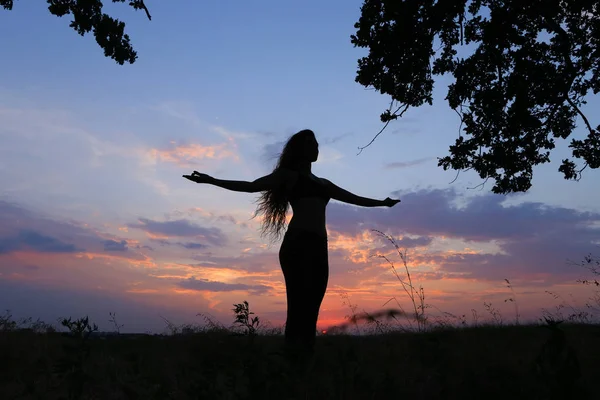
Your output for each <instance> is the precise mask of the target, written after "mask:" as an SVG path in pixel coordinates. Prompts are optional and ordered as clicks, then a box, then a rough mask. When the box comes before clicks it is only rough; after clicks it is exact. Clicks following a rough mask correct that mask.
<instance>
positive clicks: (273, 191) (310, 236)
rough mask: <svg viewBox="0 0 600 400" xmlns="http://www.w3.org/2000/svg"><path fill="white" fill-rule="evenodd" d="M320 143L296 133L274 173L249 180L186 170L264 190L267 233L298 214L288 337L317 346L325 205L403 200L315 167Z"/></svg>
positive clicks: (290, 253) (286, 260)
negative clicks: (356, 189)
mask: <svg viewBox="0 0 600 400" xmlns="http://www.w3.org/2000/svg"><path fill="white" fill-rule="evenodd" d="M318 155H319V144H318V142H317V139H316V138H315V134H314V133H313V132H312V131H311V130H309V129H305V130H302V131H300V132H298V133H296V134H294V135H292V136H291V137H290V139H289V140H288V141H287V143H286V144H285V146H284V148H283V151H282V152H281V154H280V156H279V161H278V162H277V165H276V167H275V169H274V170H273V172H272V173H270V174H269V175H266V176H263V177H261V178H258V179H256V180H255V181H253V182H248V181H229V180H221V179H216V178H213V177H211V176H209V175H206V174H201V173H199V172H197V171H194V172H193V173H192V175H183V176H184V177H185V178H187V179H189V180H191V181H194V182H197V183H209V184H212V185H215V186H219V187H222V188H224V189H228V190H233V191H236V192H248V193H255V192H262V194H261V196H260V198H259V200H258V207H257V209H256V213H255V216H256V215H258V214H259V213H262V214H263V215H264V221H263V224H262V233H263V235H264V234H269V235H271V237H272V238H273V239H279V238H280V237H281V234H282V233H283V231H284V230H285V222H286V212H287V210H288V206H289V205H291V206H292V211H293V216H292V219H291V220H290V223H289V225H288V228H287V231H285V235H284V237H283V242H282V244H281V248H280V250H279V262H280V264H281V269H282V271H283V276H284V278H285V287H286V294H287V321H286V325H285V342H286V344H287V345H288V348H289V347H295V346H296V345H300V346H301V348H302V349H304V350H306V351H309V352H310V351H312V349H313V346H314V342H315V336H316V329H317V319H318V316H319V308H320V307H321V302H322V300H323V297H324V296H325V290H326V289H327V281H328V278H329V260H328V254H327V230H326V228H325V208H326V207H327V203H328V202H329V200H330V199H335V200H339V201H342V202H344V203H349V204H355V205H357V206H362V207H380V206H387V207H392V206H394V205H395V204H397V203H398V202H399V201H400V200H392V199H390V198H389V197H388V198H386V199H385V200H375V199H369V198H366V197H360V196H357V195H355V194H353V193H350V192H348V191H346V190H344V189H342V188H340V187H338V186H336V185H334V184H333V183H332V182H330V181H328V180H327V179H324V178H319V177H317V176H315V175H313V173H312V172H311V164H312V163H313V162H315V161H317V158H318Z"/></svg>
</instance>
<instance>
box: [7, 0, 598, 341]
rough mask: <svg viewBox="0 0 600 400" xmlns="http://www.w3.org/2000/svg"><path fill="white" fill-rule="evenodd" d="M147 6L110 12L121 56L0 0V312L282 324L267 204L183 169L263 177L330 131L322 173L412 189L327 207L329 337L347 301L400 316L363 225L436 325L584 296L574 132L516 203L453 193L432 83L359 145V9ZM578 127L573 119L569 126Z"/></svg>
mask: <svg viewBox="0 0 600 400" xmlns="http://www.w3.org/2000/svg"><path fill="white" fill-rule="evenodd" d="M107 3H109V2H108V1H107ZM146 3H147V5H148V7H149V8H150V12H151V14H152V17H153V19H152V21H148V19H147V18H146V16H145V14H144V13H143V12H134V11H133V10H132V9H130V8H129V7H127V6H126V5H117V6H115V5H112V4H107V6H106V8H107V10H109V13H111V14H113V15H116V16H119V17H122V18H123V19H124V20H125V21H126V23H127V28H126V30H127V31H128V33H129V35H130V36H131V40H132V43H133V46H134V48H135V49H136V50H137V51H138V55H139V59H138V61H137V62H136V63H135V64H133V65H129V64H126V65H123V66H119V65H117V64H116V63H115V62H114V61H113V60H111V59H109V58H106V57H104V55H103V52H102V50H101V49H100V48H99V47H98V45H97V44H96V43H95V40H94V38H93V36H91V35H87V36H85V37H81V36H79V35H78V34H77V33H76V32H75V31H73V30H72V29H71V28H69V26H68V24H69V17H64V18H57V17H55V16H53V15H51V14H50V13H49V12H48V11H47V7H46V4H45V2H40V1H37V2H33V1H18V2H16V3H15V7H14V10H13V11H10V12H8V11H4V10H0V49H1V50H2V63H1V66H0V71H1V72H2V73H1V74H0V76H1V78H0V309H1V310H4V309H10V310H11V311H12V313H13V315H14V316H15V317H17V318H19V317H33V318H38V317H39V318H41V319H42V320H45V321H46V322H55V321H56V318H58V317H61V316H73V317H76V318H77V317H80V316H83V315H85V314H88V315H89V316H90V318H91V319H92V320H93V321H94V322H96V323H97V324H98V325H99V327H100V329H101V330H110V329H111V324H110V323H109V322H108V319H109V312H115V313H116V315H117V318H118V319H119V320H120V322H121V323H124V324H125V327H124V331H128V332H145V331H152V332H161V331H163V330H164V329H165V327H166V326H165V322H164V321H163V320H162V319H161V316H162V317H165V318H167V319H169V320H171V321H172V322H174V323H177V324H180V323H202V322H203V321H202V319H201V318H200V317H198V316H196V314H197V313H205V314H210V315H212V316H214V317H215V318H216V319H217V320H219V321H221V322H223V323H225V324H227V325H228V324H230V323H231V322H232V321H233V318H232V315H233V314H232V311H231V308H232V305H233V304H234V303H240V302H242V301H244V300H247V301H249V303H250V308H251V310H252V311H254V312H256V314H257V315H259V316H260V317H261V318H263V319H265V320H268V321H270V322H271V323H272V324H273V325H281V324H283V323H284V322H285V309H286V302H285V287H284V284H283V276H282V273H281V271H280V269H279V265H278V259H277V251H278V245H279V244H278V243H276V244H274V245H269V243H268V241H267V239H263V238H261V237H260V234H259V232H258V229H259V226H260V225H259V223H260V221H259V220H258V219H252V215H253V211H254V207H255V203H254V201H255V200H256V198H257V197H258V196H257V195H254V194H244V193H235V192H229V191H226V190H223V189H219V188H216V187H213V186H206V185H198V184H194V183H192V182H190V181H188V180H186V179H183V178H182V177H181V175H183V174H187V173H190V172H191V171H193V170H198V171H201V172H205V173H208V174H210V175H213V176H215V177H218V178H222V179H241V180H253V179H255V178H257V177H259V176H262V175H264V174H267V173H269V172H270V170H271V169H272V167H273V165H274V162H275V158H274V157H275V156H276V155H277V153H278V151H279V150H280V149H281V146H282V144H283V142H284V141H285V140H286V139H287V138H288V137H289V136H290V135H291V134H293V133H294V132H296V131H298V130H300V129H304V128H309V129H312V130H313V131H314V132H315V133H316V135H317V139H318V141H319V142H320V152H321V154H320V159H319V160H318V162H316V163H315V164H314V166H313V172H314V173H315V174H316V175H318V176H321V177H326V178H328V179H330V180H331V181H333V182H334V183H336V184H337V185H339V186H341V187H343V188H345V189H348V190H350V191H352V192H354V193H356V194H358V195H361V196H366V197H373V198H378V199H383V198H385V197H387V196H390V197H398V198H400V199H401V200H402V202H401V203H400V204H398V205H397V206H396V207H394V208H392V209H387V208H358V207H354V206H349V205H344V204H341V203H339V202H336V201H331V202H330V205H329V207H328V212H327V218H328V225H327V228H328V231H329V248H330V254H329V257H330V278H329V289H328V292H327V295H326V296H325V300H324V302H323V306H322V311H321V314H320V320H319V326H320V327H323V328H325V327H327V326H329V325H331V324H336V323H339V322H341V321H342V320H343V319H344V316H345V315H347V314H348V313H349V311H350V310H349V308H348V306H347V305H345V304H344V299H343V298H342V295H343V294H347V295H348V296H349V299H350V301H351V303H352V304H356V305H357V306H358V310H359V311H360V310H366V311H374V310H377V309H380V308H381V307H382V305H383V304H384V303H385V302H386V301H388V300H389V299H390V298H392V297H393V296H396V298H397V299H398V300H399V301H400V303H401V304H402V305H403V306H404V307H407V306H409V304H410V303H409V302H408V299H407V297H406V296H405V294H404V293H403V291H402V288H401V286H400V285H399V283H398V282H397V280H396V278H395V277H394V275H393V274H392V271H391V270H390V268H389V266H388V265H387V263H386V262H385V261H384V260H383V259H381V258H377V257H373V256H374V255H377V254H385V255H387V256H388V257H390V259H391V260H392V261H394V262H395V263H396V264H397V266H400V263H399V262H400V260H399V258H398V257H397V255H395V254H394V248H393V247H392V246H391V245H390V244H389V243H387V242H385V241H383V240H381V239H380V238H378V237H377V236H376V235H374V234H373V233H372V231H371V230H372V229H378V230H381V231H384V232H386V233H389V234H392V235H393V236H394V237H395V238H397V240H398V242H399V244H400V245H401V246H403V247H406V248H407V249H408V252H409V257H410V258H409V267H410V268H411V270H412V273H413V280H414V281H416V283H417V284H422V285H423V287H424V288H425V293H426V296H427V299H426V302H427V303H428V304H430V305H431V306H432V307H431V308H430V309H429V310H428V311H429V312H431V313H432V315H441V313H442V312H450V313H453V314H467V316H469V317H470V316H471V309H476V310H477V311H478V313H479V314H480V315H481V318H482V319H487V318H489V315H488V314H486V312H485V309H484V306H483V303H484V302H491V303H492V305H493V306H494V307H497V308H498V309H499V310H501V311H502V313H503V315H504V316H505V318H506V319H507V320H513V319H514V314H515V312H514V309H513V304H511V303H506V302H505V301H504V300H505V299H507V298H509V297H510V296H511V293H510V290H509V289H508V288H507V287H506V283H505V282H504V279H505V278H506V279H509V280H510V281H511V282H512V284H513V287H514V290H515V292H516V296H517V301H518V305H519V307H520V312H521V315H522V317H523V318H535V317H538V316H540V315H541V309H542V308H543V307H546V308H550V309H552V308H554V307H555V306H556V305H558V304H559V302H560V301H557V300H554V299H553V298H552V296H551V295H549V294H548V293H546V292H545V291H556V292H559V293H562V294H563V296H564V298H565V300H567V301H569V302H571V303H572V304H574V305H576V306H582V305H583V304H584V300H585V298H586V297H587V296H588V294H589V292H588V291H587V289H586V288H585V287H583V286H582V285H581V284H579V283H577V282H576V280H577V279H578V278H582V277H586V276H587V275H586V273H585V272H586V271H585V270H583V269H582V268H579V267H576V266H573V265H570V263H569V260H572V261H580V260H581V259H582V258H583V257H584V256H585V255H586V254H588V253H590V252H595V253H596V254H599V253H600V248H599V245H600V202H599V201H598V199H599V198H600V184H598V183H599V182H600V173H599V172H598V171H594V170H586V171H585V172H584V177H583V179H582V180H581V181H580V182H573V181H565V180H564V179H563V178H562V175H561V174H559V173H558V172H557V169H558V166H559V164H560V160H562V159H563V158H566V157H568V156H569V149H568V148H567V144H568V143H566V142H559V143H558V146H557V149H556V150H555V151H554V153H553V155H552V156H551V158H552V160H553V163H551V164H548V165H545V166H542V167H538V168H536V169H535V171H534V173H535V177H534V180H533V188H532V189H531V191H530V192H529V193H527V194H519V195H511V196H500V195H493V194H491V192H490V189H491V187H492V185H491V184H490V183H488V184H486V185H485V186H484V187H483V189H475V190H474V189H469V188H472V187H474V186H476V185H478V184H479V183H481V180H480V179H479V178H478V177H477V176H476V175H474V174H472V173H462V174H460V176H459V177H458V179H457V180H456V181H455V182H454V183H450V182H451V181H452V180H453V179H454V178H455V175H456V172H453V171H446V172H445V171H443V170H442V169H441V168H440V167H437V160H436V157H442V156H444V155H446V154H447V150H448V146H449V145H451V144H452V143H453V142H454V140H455V138H456V137H457V135H458V126H459V121H458V117H457V115H456V114H455V113H454V111H452V110H451V109H450V108H449V107H448V105H447V103H446V102H445V100H444V97H445V93H446V90H447V85H448V83H449V82H450V80H449V79H445V78H444V79H438V81H437V86H436V90H435V94H434V106H431V107H430V106H424V107H422V108H419V109H411V110H409V111H408V112H407V114H406V116H405V117H404V118H403V119H402V120H401V121H397V122H394V123H392V124H391V125H390V126H389V127H388V130H387V131H386V132H385V134H383V135H382V136H380V137H379V139H378V140H377V141H375V142H374V143H373V144H372V145H371V146H370V147H368V148H367V149H365V150H364V151H363V152H362V153H361V154H360V155H357V153H358V151H357V148H358V147H359V146H363V145H365V144H366V143H368V142H369V141H370V140H371V138H372V136H373V135H374V134H375V133H377V131H379V129H380V128H381V122H380V121H379V115H380V114H381V112H382V111H383V110H384V109H385V108H386V107H387V106H388V104H389V98H388V97H386V96H382V95H380V94H379V93H377V92H375V91H374V90H367V89H365V88H364V87H362V86H360V85H359V84H357V83H355V82H354V77H355V73H356V68H357V59H358V58H359V57H361V56H363V55H364V54H365V51H364V50H363V49H356V48H353V46H352V44H351V43H350V35H351V34H353V33H354V32H355V30H354V28H353V25H354V23H355V22H356V21H357V20H358V18H359V15H360V5H361V4H362V2H361V1H359V0H343V1H342V0H335V1H327V2H322V1H318V0H310V1H304V2H296V3H292V2H282V1H275V0H263V1H260V2H252V3H251V2H243V1H234V0H229V1H221V0H219V1H217V0H212V1H202V2H192V1H188V2H165V1H152V0H148V1H147V2H146ZM167 3H168V4H171V6H168V5H167ZM598 109H600V99H599V98H590V100H589V103H588V104H587V106H586V107H585V109H584V111H586V112H587V114H588V116H590V117H591V118H592V120H593V119H594V118H596V117H597V113H592V112H591V110H598ZM593 123H594V125H596V124H598V123H599V121H597V120H596V121H593ZM584 134H585V132H584V130H583V129H582V128H581V127H579V128H578V129H577V131H576V133H575V136H576V137H582V136H583V135H584ZM571 295H572V296H573V297H571ZM387 306H389V304H388V305H387ZM387 306H386V307H387Z"/></svg>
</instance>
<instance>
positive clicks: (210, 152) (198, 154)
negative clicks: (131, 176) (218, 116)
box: [146, 143, 239, 167]
mask: <svg viewBox="0 0 600 400" xmlns="http://www.w3.org/2000/svg"><path fill="white" fill-rule="evenodd" d="M230 146H231V145H230V144H229V143H222V144H219V145H213V146H202V145H200V144H187V145H178V146H177V145H176V146H174V147H172V148H170V149H156V148H153V149H150V150H148V151H147V152H146V156H147V157H148V158H149V159H150V160H153V161H162V162H169V163H174V164H177V165H178V166H180V167H190V166H194V165H197V164H198V160H202V159H213V160H221V159H224V158H232V159H234V160H235V161H239V156H238V155H237V154H236V153H235V152H233V151H231V150H229V147H230Z"/></svg>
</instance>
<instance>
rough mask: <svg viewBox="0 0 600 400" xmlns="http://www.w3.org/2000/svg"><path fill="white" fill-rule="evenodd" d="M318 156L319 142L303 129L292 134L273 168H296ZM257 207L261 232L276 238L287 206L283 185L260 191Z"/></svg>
mask: <svg viewBox="0 0 600 400" xmlns="http://www.w3.org/2000/svg"><path fill="white" fill-rule="evenodd" d="M318 157H319V143H318V142H317V139H316V138H315V134H314V132H313V131H311V130H310V129H304V130H301V131H300V132H297V133H295V134H293V135H292V136H291V137H290V138H289V139H288V141H287V142H286V144H285V145H284V146H283V150H282V151H281V154H280V155H279V159H278V161H277V165H276V166H275V170H277V169H279V168H286V169H291V170H297V169H298V167H299V166H300V165H301V164H304V163H306V162H309V163H312V162H315V161H317V158H318ZM257 202H258V207H257V208H256V212H255V213H254V216H256V215H258V214H260V213H262V214H264V220H263V223H262V229H261V230H262V234H263V235H270V236H271V238H272V239H278V238H279V237H280V236H281V234H282V233H283V229H284V227H285V217H286V214H287V210H288V207H289V204H288V198H287V194H286V192H285V188H284V187H279V188H273V189H270V190H267V191H264V192H263V193H261V195H260V197H259V199H258V201H257Z"/></svg>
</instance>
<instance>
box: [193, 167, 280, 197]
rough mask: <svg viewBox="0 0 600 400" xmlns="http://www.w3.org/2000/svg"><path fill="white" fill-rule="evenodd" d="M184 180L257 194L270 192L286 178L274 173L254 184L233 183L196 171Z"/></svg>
mask: <svg viewBox="0 0 600 400" xmlns="http://www.w3.org/2000/svg"><path fill="white" fill-rule="evenodd" d="M183 177H184V178H186V179H189V180H190V181H193V182H196V183H208V184H210V185H214V186H218V187H221V188H223V189H227V190H232V191H234V192H245V193H256V192H262V191H265V190H269V189H271V188H273V187H275V186H278V185H281V184H283V183H284V181H285V179H286V176H285V174H284V173H282V171H279V170H277V171H274V172H272V173H270V174H269V175H265V176H263V177H260V178H258V179H256V180H254V181H252V182H249V181H232V180H226V179H217V178H213V177H212V176H210V175H207V174H202V173H200V172H198V171H194V172H193V173H192V174H191V175H183Z"/></svg>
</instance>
